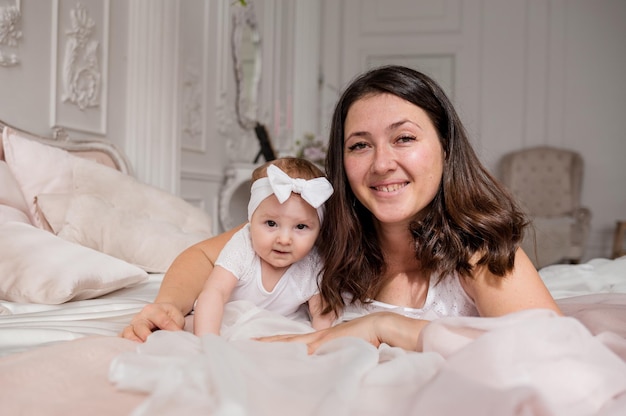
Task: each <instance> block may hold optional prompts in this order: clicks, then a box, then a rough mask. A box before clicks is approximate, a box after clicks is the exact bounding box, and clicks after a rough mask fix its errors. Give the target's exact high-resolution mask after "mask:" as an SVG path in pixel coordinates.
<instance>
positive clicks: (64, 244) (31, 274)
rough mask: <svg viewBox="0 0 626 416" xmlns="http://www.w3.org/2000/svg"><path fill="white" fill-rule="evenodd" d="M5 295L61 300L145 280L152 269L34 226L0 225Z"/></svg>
mask: <svg viewBox="0 0 626 416" xmlns="http://www.w3.org/2000/svg"><path fill="white" fill-rule="evenodd" d="M0 253H2V257H1V259H0V299H4V300H8V301H12V302H27V303H46V304H60V303H63V302H67V301H69V300H81V299H90V298H95V297H98V296H101V295H104V294H106V293H110V292H113V291H114V290H117V289H121V288H123V287H126V286H130V285H134V284H137V283H140V282H143V281H144V280H146V279H147V278H148V275H147V273H146V272H145V271H144V270H142V269H140V268H138V267H136V266H133V265H131V264H128V263H126V262H124V261H122V260H119V259H116V258H114V257H111V256H108V255H106V254H103V253H99V252H97V251H95V250H92V249H89V248H87V247H83V246H80V245H77V244H73V243H70V242H68V241H65V240H63V239H61V238H59V237H57V236H55V235H54V234H52V233H50V232H47V231H44V230H41V229H38V228H36V227H34V226H32V225H28V224H22V223H18V222H8V223H5V224H2V225H0Z"/></svg>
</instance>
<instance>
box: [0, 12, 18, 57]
mask: <svg viewBox="0 0 626 416" xmlns="http://www.w3.org/2000/svg"><path fill="white" fill-rule="evenodd" d="M21 20H22V13H21V11H20V0H15V5H9V6H3V7H0V66H2V67H11V66H16V65H18V64H19V63H20V58H19V57H18V56H17V53H15V52H6V50H5V49H7V48H8V49H9V50H11V49H15V48H17V47H18V42H19V41H20V39H21V38H22V31H21Z"/></svg>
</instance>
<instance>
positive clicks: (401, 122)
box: [386, 118, 423, 131]
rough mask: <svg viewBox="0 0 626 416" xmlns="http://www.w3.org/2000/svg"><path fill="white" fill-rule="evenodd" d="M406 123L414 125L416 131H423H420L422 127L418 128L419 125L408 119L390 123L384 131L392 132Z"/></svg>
mask: <svg viewBox="0 0 626 416" xmlns="http://www.w3.org/2000/svg"><path fill="white" fill-rule="evenodd" d="M406 123H409V124H412V125H414V126H415V127H417V128H418V129H420V130H423V129H422V126H420V125H419V124H417V123H416V122H415V121H413V120H410V119H408V118H405V119H402V120H399V121H396V122H395V123H391V124H390V125H389V126H387V129H386V130H387V131H392V130H395V129H397V128H399V127H402V126H403V125H404V124H406Z"/></svg>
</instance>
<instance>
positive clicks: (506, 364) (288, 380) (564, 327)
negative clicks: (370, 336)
mask: <svg viewBox="0 0 626 416" xmlns="http://www.w3.org/2000/svg"><path fill="white" fill-rule="evenodd" d="M620 301H623V299H620ZM622 318H623V319H624V320H622V321H621V323H620V324H621V325H623V323H624V322H626V317H622ZM224 325H225V326H224V329H223V333H222V335H223V337H217V336H211V335H209V336H205V337H203V338H198V337H195V336H193V335H192V334H190V333H188V332H166V331H160V332H156V333H154V334H153V335H151V336H150V337H149V338H148V340H147V342H146V343H145V344H142V345H139V346H138V347H137V349H136V351H134V352H126V353H122V354H121V355H119V356H117V357H116V358H115V359H114V360H113V362H112V365H111V367H110V374H109V378H110V380H111V381H112V382H113V383H115V384H116V385H117V387H118V388H119V389H121V390H124V391H138V392H144V393H148V394H149V396H148V397H147V399H146V400H145V401H144V402H143V403H142V405H141V406H140V407H139V408H137V409H136V410H135V413H134V414H135V415H152V414H159V415H168V414H172V415H174V414H212V415H295V414H297V415H328V414H332V415H337V416H339V415H381V414H386V413H390V412H391V413H394V414H398V415H407V414H424V415H458V414H466V415H467V414H472V415H488V414H491V415H498V416H506V415H531V414H532V415H568V416H577V415H581V416H582V415H617V414H626V362H625V361H624V360H626V339H625V338H624V337H623V335H619V334H618V333H616V332H606V331H604V332H601V333H598V334H596V335H594V334H593V333H592V332H590V331H589V329H588V328H586V327H585V326H584V325H583V324H582V323H581V322H580V321H578V320H576V319H574V318H570V317H557V316H556V315H555V314H554V313H552V312H550V311H545V310H535V311H525V312H520V313H516V314H512V315H509V316H505V317H501V318H444V319H439V320H436V321H433V322H432V323H431V324H430V325H428V326H427V327H426V328H425V329H424V331H423V334H422V337H421V342H422V344H423V350H424V352H423V353H417V352H406V351H404V350H401V349H398V348H391V347H389V346H387V345H382V346H381V347H380V348H374V347H373V346H371V345H369V344H368V343H366V342H364V341H362V340H359V339H356V338H344V339H340V340H336V341H333V342H330V343H328V344H326V345H325V346H324V347H323V348H321V349H320V350H319V351H318V352H317V353H316V354H314V355H307V353H306V347H305V346H304V345H302V344H289V343H273V344H269V343H261V342H257V341H252V340H249V338H250V337H256V336H259V335H264V334H275V333H281V332H288V333H295V332H305V331H310V328H309V327H308V326H306V325H305V324H303V323H298V322H293V321H289V320H287V319H285V318H283V317H281V316H278V315H274V314H272V313H270V312H267V311H263V310H260V309H257V308H256V307H254V306H253V305H251V304H249V303H246V302H233V303H231V304H229V305H227V309H226V315H225V320H224ZM620 355H621V356H620ZM620 412H621V413H620Z"/></svg>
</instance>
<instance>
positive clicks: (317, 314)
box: [308, 293, 337, 330]
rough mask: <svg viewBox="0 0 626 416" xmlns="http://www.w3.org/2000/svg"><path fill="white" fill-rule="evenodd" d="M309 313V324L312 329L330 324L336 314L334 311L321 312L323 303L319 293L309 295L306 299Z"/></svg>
mask: <svg viewBox="0 0 626 416" xmlns="http://www.w3.org/2000/svg"><path fill="white" fill-rule="evenodd" d="M308 306H309V315H310V317H311V326H312V327H313V329H315V330H318V329H325V328H329V327H330V326H332V324H333V323H334V322H335V319H337V315H335V313H334V312H329V313H327V314H325V315H323V314H322V310H323V309H324V304H323V303H322V295H320V294H319V293H318V294H316V295H313V296H311V298H310V299H309V301H308Z"/></svg>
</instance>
